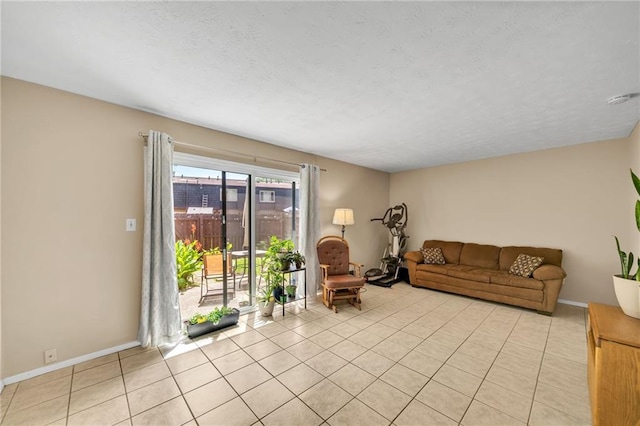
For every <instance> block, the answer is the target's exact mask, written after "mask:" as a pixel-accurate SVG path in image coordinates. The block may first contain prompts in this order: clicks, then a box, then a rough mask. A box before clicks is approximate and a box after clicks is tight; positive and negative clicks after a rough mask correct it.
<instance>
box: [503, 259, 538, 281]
mask: <svg viewBox="0 0 640 426" xmlns="http://www.w3.org/2000/svg"><path fill="white" fill-rule="evenodd" d="M543 260H544V257H533V256H529V255H528V254H524V253H520V254H519V255H518V257H517V258H516V260H515V262H513V265H511V268H509V273H510V274H513V275H519V276H521V277H525V278H529V277H530V276H531V274H533V271H534V270H535V269H536V268H537V267H538V266H540V265H541V264H542V261H543Z"/></svg>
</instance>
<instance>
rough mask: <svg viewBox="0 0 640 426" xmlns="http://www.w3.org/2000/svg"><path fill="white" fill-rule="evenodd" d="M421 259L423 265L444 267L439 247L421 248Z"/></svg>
mask: <svg viewBox="0 0 640 426" xmlns="http://www.w3.org/2000/svg"><path fill="white" fill-rule="evenodd" d="M420 251H421V252H422V257H423V258H424V263H427V264H430V265H444V264H445V261H444V255H443V254H442V249H441V248H440V247H432V248H424V247H423V248H421V249H420Z"/></svg>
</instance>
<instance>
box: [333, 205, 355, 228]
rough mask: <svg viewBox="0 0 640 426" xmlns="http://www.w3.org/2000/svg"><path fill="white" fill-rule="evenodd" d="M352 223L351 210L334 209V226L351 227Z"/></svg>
mask: <svg viewBox="0 0 640 426" xmlns="http://www.w3.org/2000/svg"><path fill="white" fill-rule="evenodd" d="M354 223H355V222H354V220H353V210H352V209H336V211H335V212H334V213H333V224H334V225H353V224H354Z"/></svg>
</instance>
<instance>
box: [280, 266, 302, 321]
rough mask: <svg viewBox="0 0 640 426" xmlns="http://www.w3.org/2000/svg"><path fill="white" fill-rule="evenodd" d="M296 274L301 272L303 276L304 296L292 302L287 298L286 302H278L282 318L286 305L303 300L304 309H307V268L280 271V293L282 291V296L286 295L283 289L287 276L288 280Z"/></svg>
mask: <svg viewBox="0 0 640 426" xmlns="http://www.w3.org/2000/svg"><path fill="white" fill-rule="evenodd" d="M298 272H302V275H303V276H304V296H303V297H298V298H295V299H293V300H289V298H288V297H287V301H286V302H279V303H282V316H284V312H285V305H286V304H287V303H291V302H297V301H298V300H302V299H304V308H305V309H307V268H296V269H290V270H287V271H282V291H283V294H286V292H285V291H284V289H285V282H287V275H288V276H289V279H291V275H292V274H295V273H298ZM298 285H300V284H298Z"/></svg>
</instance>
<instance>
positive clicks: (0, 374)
mask: <svg viewBox="0 0 640 426" xmlns="http://www.w3.org/2000/svg"><path fill="white" fill-rule="evenodd" d="M0 129H2V80H0ZM2 312H4V309H3V308H2V131H1V130H0V393H1V392H2V389H3V388H4V380H3V377H4V376H3V374H2Z"/></svg>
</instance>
